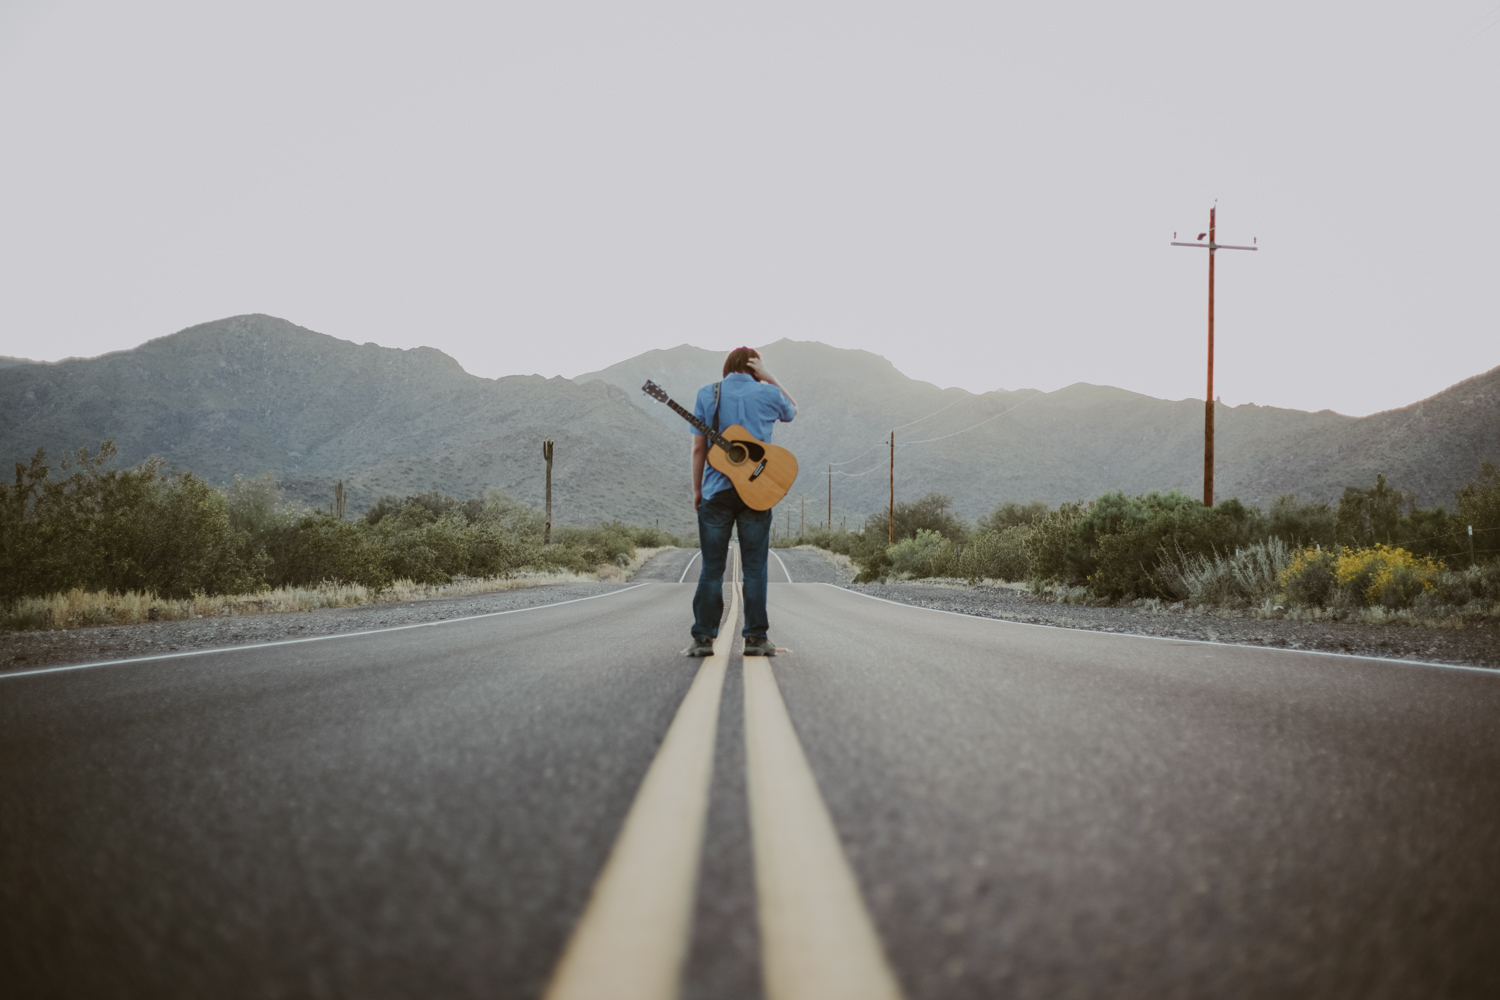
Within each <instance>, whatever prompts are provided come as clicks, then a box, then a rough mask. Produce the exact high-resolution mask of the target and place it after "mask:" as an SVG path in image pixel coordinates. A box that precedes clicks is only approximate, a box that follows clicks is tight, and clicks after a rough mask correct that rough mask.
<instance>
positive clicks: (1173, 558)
mask: <svg viewBox="0 0 1500 1000" xmlns="http://www.w3.org/2000/svg"><path fill="white" fill-rule="evenodd" d="M1291 564H1292V550H1291V548H1290V547H1288V546H1287V544H1286V543H1285V542H1283V541H1282V540H1281V539H1280V538H1274V537H1273V538H1270V539H1267V540H1266V541H1264V542H1255V543H1253V544H1251V545H1247V546H1243V547H1237V548H1236V549H1235V550H1234V551H1233V552H1216V553H1214V554H1212V555H1202V554H1198V553H1193V554H1183V553H1176V552H1174V553H1169V554H1165V555H1164V557H1163V559H1162V570H1161V574H1160V578H1161V580H1162V582H1163V583H1164V584H1165V585H1166V588H1167V589H1169V590H1170V591H1172V593H1173V594H1174V595H1175V596H1176V597H1178V598H1181V599H1183V600H1189V601H1193V602H1195V603H1199V604H1219V605H1225V606H1229V607H1234V606H1240V605H1245V604H1256V603H1259V602H1261V601H1264V600H1265V599H1266V598H1268V597H1272V596H1274V595H1275V594H1276V593H1277V591H1278V589H1279V588H1281V586H1282V583H1281V580H1282V575H1283V574H1284V573H1285V571H1286V570H1287V568H1288V567H1290V566H1291Z"/></svg>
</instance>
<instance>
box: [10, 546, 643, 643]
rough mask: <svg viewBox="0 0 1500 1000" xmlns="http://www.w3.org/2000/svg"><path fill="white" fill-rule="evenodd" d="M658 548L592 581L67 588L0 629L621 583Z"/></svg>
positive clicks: (17, 612)
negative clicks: (198, 589) (219, 589)
mask: <svg viewBox="0 0 1500 1000" xmlns="http://www.w3.org/2000/svg"><path fill="white" fill-rule="evenodd" d="M663 551H665V550H664V549H636V550H635V556H634V557H633V558H632V559H631V560H630V564H629V565H628V566H624V567H621V566H613V565H609V564H604V565H601V566H600V567H599V572H598V574H597V575H596V576H584V575H581V574H576V573H539V572H538V573H532V572H520V573H512V574H509V575H507V576H496V577H475V578H462V579H458V580H454V581H453V582H452V583H442V584H430V585H429V584H420V583H413V582H412V581H410V580H397V581H396V582H395V583H394V584H392V585H391V586H389V587H387V588H386V589H385V590H381V591H378V592H377V591H372V590H370V589H369V588H368V587H363V586H360V585H359V584H334V583H325V584H321V585H319V586H316V587H283V588H281V589H279V590H263V591H260V592H259V593H255V594H231V595H222V596H217V597H208V596H205V595H202V594H199V595H196V596H194V597H189V598H185V599H183V600H171V599H167V598H161V597H157V596H156V595H155V594H152V593H150V592H146V593H138V592H136V591H129V592H126V593H124V594H114V593H110V592H108V591H91V592H90V591H83V590H76V589H75V590H71V591H69V592H68V593H66V594H54V595H53V596H51V597H28V598H23V599H22V600H20V601H18V602H17V603H16V605H15V606H14V607H12V608H10V609H9V610H8V611H0V629H3V630H10V631H26V630H31V629H72V628H87V627H89V626H94V625H134V624H136V623H137V622H144V621H181V620H182V619H185V618H227V617H233V616H236V615H266V614H279V613H282V612H289V611H313V610H316V609H318V608H347V607H354V606H357V605H361V604H390V603H395V602H397V601H422V600H428V599H431V598H437V597H461V596H463V595H465V594H492V593H496V592H498V591H502V590H518V589H520V588H523V587H540V586H544V585H546V584H550V583H593V582H596V581H603V582H606V583H609V582H614V583H623V582H624V581H626V580H628V579H630V577H631V576H632V575H633V574H634V573H635V571H636V570H638V569H640V567H641V565H642V564H643V563H644V562H645V561H646V560H647V559H650V558H651V557H652V556H654V555H656V554H657V553H658V552H663Z"/></svg>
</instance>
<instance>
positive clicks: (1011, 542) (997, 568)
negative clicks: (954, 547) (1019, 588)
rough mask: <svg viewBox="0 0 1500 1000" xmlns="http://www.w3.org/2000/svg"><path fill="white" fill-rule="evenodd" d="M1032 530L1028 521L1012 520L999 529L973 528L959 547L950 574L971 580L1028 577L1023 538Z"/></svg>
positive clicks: (1023, 578) (1029, 573) (1028, 566)
mask: <svg viewBox="0 0 1500 1000" xmlns="http://www.w3.org/2000/svg"><path fill="white" fill-rule="evenodd" d="M991 523H994V522H991ZM1031 533H1032V528H1031V525H1029V524H1014V525H1011V526H1010V527H1007V528H1004V529H1003V530H999V531H995V530H987V531H979V532H976V533H975V534H973V535H971V536H970V537H969V541H968V542H967V543H966V544H965V545H964V546H963V547H962V549H961V550H960V551H959V553H958V558H957V560H956V562H955V564H954V567H953V575H954V576H961V577H963V578H965V579H966V580H969V581H970V582H971V583H972V582H975V581H978V580H1007V581H1013V580H1027V579H1030V578H1031V561H1030V560H1029V559H1028V558H1027V555H1026V541H1027V539H1029V538H1030V537H1031Z"/></svg>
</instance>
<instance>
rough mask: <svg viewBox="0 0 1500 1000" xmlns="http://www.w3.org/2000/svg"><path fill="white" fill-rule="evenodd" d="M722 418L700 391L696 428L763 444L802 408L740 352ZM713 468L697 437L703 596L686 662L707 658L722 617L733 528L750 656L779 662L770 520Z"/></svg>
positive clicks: (697, 598) (706, 391)
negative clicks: (769, 579)
mask: <svg viewBox="0 0 1500 1000" xmlns="http://www.w3.org/2000/svg"><path fill="white" fill-rule="evenodd" d="M718 385H719V394H718V395H719V399H718V406H717V412H715V405H714V386H713V385H706V386H704V387H703V388H702V389H699V390H698V401H697V404H696V405H695V406H694V407H693V412H694V414H695V415H696V416H697V417H698V419H699V420H702V421H703V422H704V423H706V424H708V425H709V426H710V427H713V428H714V429H715V430H720V429H723V428H725V427H730V426H733V425H734V424H739V425H740V426H741V427H743V428H745V430H747V431H749V432H750V433H751V434H752V435H754V436H755V437H756V438H757V439H758V440H761V441H765V442H768V443H769V442H770V440H771V430H772V428H773V427H774V426H775V424H776V421H778V420H780V421H783V422H786V423H790V422H791V420H792V418H793V417H795V416H796V415H797V402H796V400H794V399H792V397H791V396H790V395H788V394H787V391H786V390H785V389H783V388H782V387H781V384H780V383H779V382H777V381H776V379H775V377H774V376H772V374H771V373H770V372H768V371H766V366H765V364H764V363H763V362H762V361H761V358H760V352H759V351H756V350H754V349H753V348H749V347H736V348H735V349H734V350H732V351H730V352H729V357H727V358H725V359H724V381H723V382H720V383H718ZM707 461H708V439H707V438H706V437H704V436H703V435H702V434H694V435H693V507H694V508H695V509H696V510H697V511H698V544H699V546H700V547H701V548H702V551H703V570H702V574H701V575H700V576H699V577H698V592H697V593H696V594H694V595H693V645H692V646H691V647H689V649H688V655H689V656H709V655H712V653H713V651H714V637H715V636H717V635H718V634H719V619H720V618H722V617H723V615H724V564H725V561H726V560H727V558H728V555H729V536H730V533H731V532H732V531H733V530H734V527H735V525H736V524H738V525H739V530H740V557H741V562H742V564H743V566H744V572H745V583H744V586H745V629H744V635H745V655H746V656H775V655H776V646H775V645H774V644H773V643H772V642H771V640H770V639H769V638H767V636H766V633H767V632H768V631H769V630H770V627H771V624H770V621H769V619H768V618H767V617H766V560H767V559H768V558H769V557H770V552H771V512H770V511H769V510H751V509H750V508H749V507H747V506H745V502H744V501H743V500H741V499H740V495H739V493H737V492H736V491H735V488H734V484H733V483H731V482H730V481H729V479H728V478H727V477H726V476H725V475H724V474H723V473H722V472H720V471H719V470H718V469H715V468H714V467H713V466H711V465H710V466H708V467H707V468H705V467H704V466H705V465H706V463H707Z"/></svg>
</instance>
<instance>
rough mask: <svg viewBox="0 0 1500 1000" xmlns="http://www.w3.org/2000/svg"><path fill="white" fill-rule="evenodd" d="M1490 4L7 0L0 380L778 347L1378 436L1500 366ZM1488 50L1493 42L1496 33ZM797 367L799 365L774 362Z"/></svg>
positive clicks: (584, 358)
mask: <svg viewBox="0 0 1500 1000" xmlns="http://www.w3.org/2000/svg"><path fill="white" fill-rule="evenodd" d="M1497 24H1500V6H1496V3H1495V2H1494V0H1477V2H1451V3H1450V2H1438V3H1427V4H1411V3H1405V4H1395V3H1369V2H1363V3H1342V4H1306V3H1265V2H1261V3H1255V4H1244V3H1241V4H1233V5H1231V4H1227V3H1209V2H1204V0H1195V2H1185V3H1155V4H1119V3H1108V4H1105V3H1100V4H1077V3H1074V4H1031V5H1019V4H999V3H943V2H933V0H928V2H923V3H908V4H888V3H878V2H872V0H861V2H851V3H820V2H816V0H804V2H798V3H785V4H783V3H773V2H765V0H761V2H756V3H750V4H733V5H731V4H727V3H711V2H702V0H700V2H693V3H689V2H684V3H651V2H643V0H634V2H631V3H592V4H582V3H560V2H545V3H544V2H536V3H487V4H480V3H473V4H445V3H440V2H432V0H429V2H425V3H420V4H385V3H378V2H370V0H364V2H360V3H316V2H310V0H299V2H297V3H276V2H268V0H257V2H254V3H235V4H229V3H218V2H210V0H193V2H182V3H170V2H150V0H137V2H133V3H129V4H120V3H69V2H63V0H45V2H42V0H35V2H26V0H23V2H15V0H0V137H3V139H0V150H3V155H0V354H13V355H22V356H27V357H33V358H42V359H56V358H60V357H64V356H68V355H94V354H99V353H102V352H105V351H110V350H118V349H121V348H127V347H132V346H134V345H136V344H138V343H140V342H142V341H143V340H146V339H149V338H152V337H157V336H161V335H163V334H167V333H171V332H173V331H175V330H178V329H181V328H183V327H186V326H190V325H192V324H195V323H200V322H204V321H206V320H210V319H216V318H219V317H223V316H228V315H232V314H235V313H244V312H265V313H271V314H274V315H277V316H281V317H284V318H286V319H289V320H292V321H293V322H296V323H300V324H302V325H304V326H308V327H311V328H312V329H315V330H319V331H322V332H324V333H329V334H332V335H334V336H337V337H343V338H347V339H350V340H355V341H360V342H363V341H370V340H373V341H375V342H377V343H380V344H384V345H388V346H395V347H413V346H417V345H422V344H426V345H431V346H434V347H438V348H440V349H442V350H443V351H446V352H447V353H449V354H451V355H453V356H454V357H455V358H457V359H458V360H459V361H460V362H461V363H462V364H463V365H464V367H465V368H467V369H468V370H469V371H471V372H474V373H476V374H480V375H486V376H498V375H506V374H517V373H531V372H540V373H542V374H544V375H558V374H561V375H569V376H571V375H576V374H578V373H580V372H584V371H588V370H592V369H595V368H599V367H603V366H604V365H606V364H609V363H612V362H614V361H618V360H622V359H624V358H626V357H629V356H631V355H634V354H637V353H639V352H641V351H644V350H648V349H650V348H653V347H670V346H673V345H676V344H680V343H683V342H688V343H693V344H698V345H701V346H704V347H710V348H728V347H733V346H736V345H738V344H740V343H752V344H754V343H765V342H769V341H773V340H776V339H778V338H780V337H783V336H786V337H792V338H795V339H804V340H821V341H824V342H825V343H830V344H835V345H838V346H841V347H862V348H865V349H867V350H870V351H874V352H876V353H878V354H882V355H884V356H886V357H887V358H889V359H890V360H891V361H892V362H894V363H895V364H896V366H897V367H898V368H900V369H901V370H902V371H904V372H906V373H907V374H909V375H912V376H914V377H917V378H922V379H927V380H930V381H932V382H936V383H938V384H939V385H944V386H947V385H958V386H963V387H964V388H967V389H971V390H976V391H982V390H988V389H994V388H1000V387H1004V388H1012V389H1014V388H1021V387H1035V388H1040V389H1047V390H1050V389H1055V388H1058V387H1060V386H1063V385H1067V384H1069V383H1072V382H1076V381H1087V382H1097V383H1106V384H1110V385H1117V386H1122V387H1124V388H1127V389H1132V390H1136V391H1139V392H1144V393H1149V394H1151V395H1155V396H1163V397H1169V398H1182V397H1185V396H1196V397H1199V398H1201V397H1202V394H1203V354H1204V346H1203V341H1204V313H1205V293H1206V267H1207V262H1206V260H1205V257H1206V254H1205V253H1204V252H1203V251H1201V250H1193V249H1182V248H1173V247H1169V246H1168V245H1167V244H1168V242H1169V241H1170V240H1171V238H1172V233H1173V231H1174V230H1175V231H1177V232H1179V233H1181V234H1183V235H1184V237H1189V238H1190V237H1192V236H1196V235H1197V233H1198V232H1200V231H1202V230H1203V229H1205V228H1206V222H1207V216H1208V209H1209V206H1210V205H1211V204H1212V203H1213V201H1214V199H1215V198H1217V199H1218V201H1219V209H1220V220H1221V226H1220V230H1219V233H1220V239H1221V240H1223V241H1226V242H1231V243H1249V242H1250V240H1251V238H1252V237H1258V238H1259V240H1260V246H1261V250H1260V251H1259V252H1257V253H1254V254H1250V253H1231V252H1228V251H1225V252H1222V253H1221V254H1220V255H1219V257H1220V260H1219V295H1218V315H1219V322H1218V339H1219V351H1218V381H1217V388H1218V391H1219V393H1220V394H1221V395H1222V397H1223V398H1224V400H1225V402H1228V403H1242V402H1247V401H1254V402H1257V403H1270V404H1277V405H1284V406H1295V407H1299V408H1305V409H1320V408H1323V407H1331V408H1333V409H1336V410H1340V411H1342V412H1346V413H1355V414H1363V413H1369V412H1371V411H1375V410H1380V409H1386V408H1389V407H1393V406H1400V405H1404V404H1406V403H1409V402H1412V401H1414V400H1416V399H1419V398H1421V397H1424V396H1427V395H1430V394H1432V393H1433V392H1436V391H1438V390H1440V389H1442V388H1444V387H1446V386H1447V385H1449V384H1451V383H1453V382H1456V381H1458V380H1460V379H1463V378H1466V377H1468V376H1471V375H1475V374H1478V373H1480V372H1483V371H1485V370H1487V369H1489V368H1492V367H1494V366H1496V365H1500V324H1497V320H1496V316H1497V311H1496V305H1497V302H1496V299H1497V290H1500V267H1497V265H1500V241H1497V239H1496V233H1497V231H1500V225H1497V223H1500V183H1497V177H1500V106H1497V103H1496V95H1497V94H1500V27H1497V26H1496V25H1497ZM1491 29H1493V30H1491ZM772 362H773V363H772V368H773V370H774V367H775V366H774V359H772Z"/></svg>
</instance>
